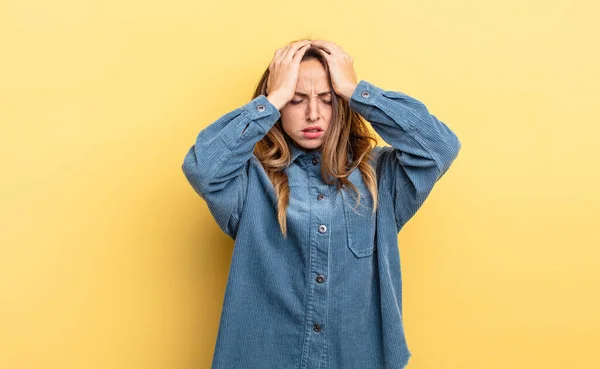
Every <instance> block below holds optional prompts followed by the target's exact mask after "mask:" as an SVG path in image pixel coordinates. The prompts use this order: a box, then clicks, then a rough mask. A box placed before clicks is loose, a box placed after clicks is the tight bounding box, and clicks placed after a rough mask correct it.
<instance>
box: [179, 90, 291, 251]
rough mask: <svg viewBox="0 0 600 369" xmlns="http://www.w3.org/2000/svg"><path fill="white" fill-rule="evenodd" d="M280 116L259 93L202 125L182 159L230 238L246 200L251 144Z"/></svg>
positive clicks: (195, 186) (185, 167) (191, 177)
mask: <svg viewBox="0 0 600 369" xmlns="http://www.w3.org/2000/svg"><path fill="white" fill-rule="evenodd" d="M279 117H280V113H279V110H277V107H275V106H274V105H273V104H271V102H270V101H269V100H267V98H266V97H265V96H264V95H260V96H258V97H256V98H254V99H253V100H252V101H250V102H249V103H247V104H246V105H244V106H242V107H240V108H237V109H235V110H233V111H231V112H229V113H227V114H225V115H223V116H221V117H220V118H219V119H217V120H216V121H215V122H213V123H211V124H210V125H208V126H207V127H206V128H204V129H203V130H202V131H201V132H200V133H199V134H198V136H197V138H196V142H195V144H194V145H193V146H192V147H191V148H190V149H189V151H188V152H187V154H186V155H185V158H184V160H183V164H182V169H183V173H184V174H185V176H186V178H187V180H188V182H189V183H190V184H191V186H192V188H193V189H194V190H195V191H196V192H197V193H198V195H200V197H201V198H202V199H204V200H205V201H206V203H207V205H208V208H209V210H210V212H211V214H212V216H213V217H214V219H215V221H216V222H217V224H218V225H219V227H220V228H221V229H222V230H223V232H225V233H226V234H227V235H229V236H230V237H231V238H233V239H235V237H236V235H237V227H238V222H239V219H240V215H241V213H242V209H243V206H244V203H245V198H246V190H247V187H248V167H249V165H250V160H251V158H252V156H253V155H254V154H253V151H254V146H255V144H256V143H257V142H258V141H260V140H261V139H262V138H263V137H264V136H265V135H266V134H267V132H268V131H269V130H270V129H271V127H272V126H273V125H274V124H275V122H277V120H278V119H279Z"/></svg>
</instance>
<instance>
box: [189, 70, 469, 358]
mask: <svg viewBox="0 0 600 369" xmlns="http://www.w3.org/2000/svg"><path fill="white" fill-rule="evenodd" d="M350 107H351V108H352V109H353V110H355V111H357V112H358V113H359V114H361V115H362V116H363V117H364V118H365V119H366V120H367V121H368V122H369V123H370V124H371V125H372V127H373V128H374V129H375V131H376V132H377V133H378V134H379V135H380V136H381V138H382V139H383V140H384V141H385V142H387V143H388V144H390V145H391V146H377V147H376V148H375V149H374V151H373V153H374V154H375V155H374V158H373V161H372V164H373V165H374V167H375V168H376V173H377V185H378V189H379V198H378V200H379V207H378V210H377V212H376V214H375V216H371V209H369V208H370V207H371V206H372V199H371V196H370V194H369V192H368V191H367V188H366V185H365V184H364V182H363V181H362V178H361V176H360V172H359V171H358V169H356V170H354V171H353V172H352V174H351V175H350V177H349V179H350V180H351V181H352V183H354V184H355V185H356V186H357V187H358V188H359V190H360V191H361V194H362V201H361V206H359V207H358V209H356V210H353V206H354V205H355V198H354V197H352V196H351V195H352V193H351V191H348V190H346V189H342V190H341V191H338V192H336V191H335V187H334V186H329V185H327V184H326V183H325V182H324V181H323V180H322V178H321V174H320V166H321V156H320V155H321V154H320V151H318V150H304V149H303V148H301V147H298V146H296V145H295V144H293V142H292V141H291V140H290V141H289V144H290V148H291V150H292V155H293V156H292V162H291V164H290V165H289V167H288V168H287V169H286V174H287V175H288V178H289V184H290V200H289V207H288V212H287V224H288V237H287V239H284V238H283V235H282V234H281V232H280V230H279V225H278V222H277V199H276V196H275V191H274V188H273V185H272V184H271V182H270V181H269V179H268V177H267V175H266V173H265V171H264V169H263V167H262V166H261V164H260V162H259V161H258V159H257V158H256V157H255V156H254V154H253V149H254V145H255V144H256V143H257V142H258V141H259V140H260V139H261V138H263V137H264V136H265V135H266V133H267V132H268V130H269V129H270V128H271V127H272V126H273V125H274V124H275V122H276V121H277V120H278V119H279V118H280V113H279V111H278V110H277V108H276V107H275V106H274V105H272V104H271V103H270V102H269V100H267V98H266V97H265V96H264V95H261V96H258V97H256V98H255V99H253V100H252V101H250V102H248V103H247V104H245V105H243V106H241V107H239V108H237V109H235V110H233V111H231V112H229V113H227V114H225V115H223V116H222V117H220V118H219V119H217V120H216V121H215V122H213V123H212V124H210V125H209V126H207V127H206V128H205V129H203V130H202V131H201V132H200V133H199V134H198V136H197V139H196V142H195V144H194V145H193V146H192V147H191V148H190V149H189V151H188V152H187V154H186V155H185V158H184V161H183V165H182V169H183V172H184V173H185V176H186V178H187V180H188V181H189V183H190V184H191V186H192V187H193V189H194V190H195V191H196V192H197V193H198V194H199V195H200V197H202V198H203V199H204V200H205V201H206V203H207V204H208V208H209V210H210V212H211V214H212V216H213V217H214V219H215V221H216V222H217V224H218V225H219V227H220V228H221V229H222V230H223V231H224V232H225V233H226V234H228V235H229V236H230V237H231V238H232V239H234V240H235V242H234V250H233V255H232V259H231V265H230V269H229V276H228V280H227V287H226V290H225V298H224V301H223V309H222V313H221V317H220V324H219V330H218V335H217V341H216V346H215V350H214V356H213V362H212V369H240V368H252V369H262V368H264V369H273V368H301V369H325V368H327V369H359V368H360V369H363V368H369V369H379V368H382V369H383V368H386V369H402V368H404V367H405V366H406V365H407V364H408V360H409V358H410V356H411V352H410V351H409V349H408V346H407V343H406V338H405V332H404V325H403V316H402V276H401V268H400V253H399V247H398V246H399V245H398V237H397V235H398V232H400V230H401V229H402V227H403V226H404V225H405V224H406V223H407V222H408V221H409V220H410V218H411V217H412V216H413V215H414V214H415V212H416V211H417V210H418V209H419V208H420V207H421V205H422V204H423V202H424V201H425V199H426V198H427V196H428V195H429V194H430V192H431V190H432V189H433V186H434V184H435V183H436V182H437V181H438V180H439V179H440V178H441V177H442V176H443V175H444V173H446V171H447V170H448V168H449V167H450V165H451V164H452V163H453V161H454V159H455V158H456V157H457V155H458V152H459V150H460V148H461V144H460V141H459V140H458V138H457V136H456V135H455V134H454V133H453V132H452V131H451V130H450V128H448V126H446V124H444V123H443V122H441V121H440V120H438V119H437V118H436V117H435V116H434V115H432V114H430V113H429V111H428V109H427V108H426V106H425V105H424V104H423V103H421V102H420V101H418V100H416V99H415V98H412V97H410V96H408V95H406V94H404V93H402V92H397V91H387V90H383V89H381V88H379V87H377V86H375V85H373V84H371V83H369V82H367V81H364V80H361V81H360V82H359V84H358V86H357V88H356V90H355V91H354V93H353V95H352V97H351V99H350ZM319 195H324V196H319Z"/></svg>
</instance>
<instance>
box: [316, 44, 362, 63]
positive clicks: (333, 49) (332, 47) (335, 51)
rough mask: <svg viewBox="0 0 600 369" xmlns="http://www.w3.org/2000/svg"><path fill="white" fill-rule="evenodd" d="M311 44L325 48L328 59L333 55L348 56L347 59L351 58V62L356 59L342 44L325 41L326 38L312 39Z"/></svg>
mask: <svg viewBox="0 0 600 369" xmlns="http://www.w3.org/2000/svg"><path fill="white" fill-rule="evenodd" d="M311 44H312V45H314V46H316V47H318V48H319V49H321V50H323V51H324V54H323V55H325V59H327V60H329V59H330V58H331V57H338V58H346V59H348V60H350V61H351V62H353V61H354V60H353V59H352V57H351V56H350V55H348V53H346V52H345V51H344V49H342V48H341V47H340V46H338V45H336V44H334V43H333V42H330V41H325V40H313V41H311Z"/></svg>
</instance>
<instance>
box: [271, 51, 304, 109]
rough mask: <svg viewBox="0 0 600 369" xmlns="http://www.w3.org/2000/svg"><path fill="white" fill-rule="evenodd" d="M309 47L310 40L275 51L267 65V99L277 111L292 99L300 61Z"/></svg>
mask: <svg viewBox="0 0 600 369" xmlns="http://www.w3.org/2000/svg"><path fill="white" fill-rule="evenodd" d="M309 47H310V40H301V41H296V42H293V43H291V44H289V45H287V46H284V47H282V48H281V49H278V50H277V51H275V56H273V60H272V61H271V64H269V78H268V79H267V99H268V100H269V101H270V102H271V103H272V104H273V105H275V106H276V107H277V110H281V108H283V107H284V106H285V105H286V104H287V103H288V101H290V100H291V99H292V98H293V97H294V94H295V93H296V84H297V83H298V70H299V69H300V61H301V60H302V56H304V52H305V51H306V50H307V49H308V48H309Z"/></svg>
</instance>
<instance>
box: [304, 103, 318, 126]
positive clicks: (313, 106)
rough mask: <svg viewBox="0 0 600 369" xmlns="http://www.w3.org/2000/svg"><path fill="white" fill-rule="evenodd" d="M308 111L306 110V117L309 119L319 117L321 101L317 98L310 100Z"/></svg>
mask: <svg viewBox="0 0 600 369" xmlns="http://www.w3.org/2000/svg"><path fill="white" fill-rule="evenodd" d="M307 109H308V111H307V112H306V115H307V116H306V119H307V120H309V121H311V122H312V121H315V120H317V119H319V103H318V101H317V99H309V100H308V107H307Z"/></svg>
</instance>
